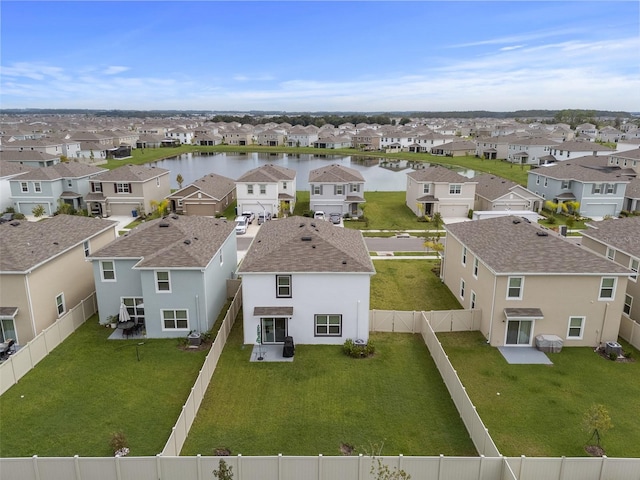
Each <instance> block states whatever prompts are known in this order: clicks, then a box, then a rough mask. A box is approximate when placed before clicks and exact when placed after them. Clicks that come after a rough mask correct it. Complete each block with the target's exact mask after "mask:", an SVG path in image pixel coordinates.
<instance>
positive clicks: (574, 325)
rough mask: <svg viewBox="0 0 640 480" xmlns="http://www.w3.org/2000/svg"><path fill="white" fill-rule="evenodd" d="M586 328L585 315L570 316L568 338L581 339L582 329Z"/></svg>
mask: <svg viewBox="0 0 640 480" xmlns="http://www.w3.org/2000/svg"><path fill="white" fill-rule="evenodd" d="M583 330H584V317H569V329H568V330H567V338H572V339H575V340H580V339H581V338H582V331H583Z"/></svg>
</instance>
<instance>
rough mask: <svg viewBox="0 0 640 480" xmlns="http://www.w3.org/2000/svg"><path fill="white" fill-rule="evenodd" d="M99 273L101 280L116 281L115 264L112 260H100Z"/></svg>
mask: <svg viewBox="0 0 640 480" xmlns="http://www.w3.org/2000/svg"><path fill="white" fill-rule="evenodd" d="M100 273H101V276H102V281H103V282H115V281H116V266H115V264H114V263H113V261H110V260H108V261H107V260H105V261H103V262H100Z"/></svg>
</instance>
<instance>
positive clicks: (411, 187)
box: [406, 165, 476, 218]
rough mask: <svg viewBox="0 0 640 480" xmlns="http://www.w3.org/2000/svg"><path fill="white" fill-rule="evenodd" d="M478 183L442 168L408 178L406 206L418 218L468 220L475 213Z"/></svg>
mask: <svg viewBox="0 0 640 480" xmlns="http://www.w3.org/2000/svg"><path fill="white" fill-rule="evenodd" d="M475 194H476V182H475V180H473V179H470V178H467V177H464V176H462V175H460V174H459V173H456V172H454V171H453V170H451V169H449V168H446V167H442V166H439V165H432V166H430V167H427V168H424V169H421V170H416V171H414V172H410V173H408V174H407V194H406V203H407V206H408V207H409V208H410V209H411V211H412V212H413V213H415V214H416V215H417V216H419V217H421V216H424V215H426V216H431V215H433V214H434V213H436V212H438V213H440V215H441V216H442V218H454V217H466V216H467V215H468V214H469V210H470V209H473V205H474V202H475Z"/></svg>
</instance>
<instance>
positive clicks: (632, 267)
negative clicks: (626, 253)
mask: <svg viewBox="0 0 640 480" xmlns="http://www.w3.org/2000/svg"><path fill="white" fill-rule="evenodd" d="M638 267H640V260H638V259H637V258H632V259H631V261H630V262H629V269H630V270H631V271H632V272H633V273H634V274H633V275H630V276H629V278H630V279H631V280H632V281H634V282H637V281H638Z"/></svg>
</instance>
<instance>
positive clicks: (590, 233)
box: [582, 217, 640, 258]
mask: <svg viewBox="0 0 640 480" xmlns="http://www.w3.org/2000/svg"><path fill="white" fill-rule="evenodd" d="M582 236H584V237H589V238H592V239H594V240H597V241H599V242H602V243H604V244H606V245H609V246H611V247H613V248H615V249H617V250H620V251H622V252H624V253H626V254H628V255H631V256H633V257H636V258H640V217H626V218H615V219H609V220H602V221H600V222H590V223H589V228H588V229H587V230H585V231H583V232H582Z"/></svg>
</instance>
